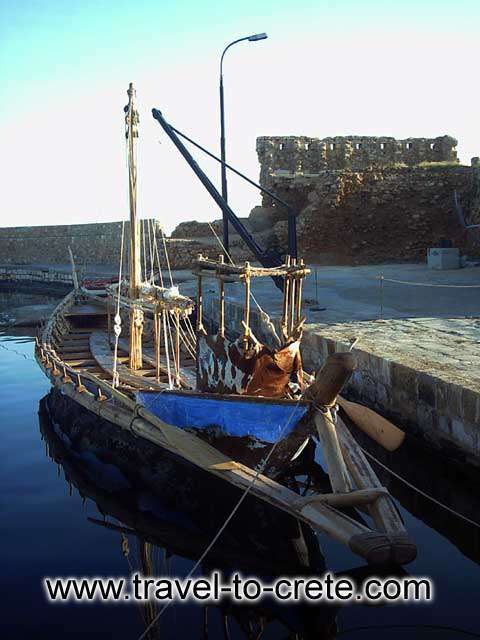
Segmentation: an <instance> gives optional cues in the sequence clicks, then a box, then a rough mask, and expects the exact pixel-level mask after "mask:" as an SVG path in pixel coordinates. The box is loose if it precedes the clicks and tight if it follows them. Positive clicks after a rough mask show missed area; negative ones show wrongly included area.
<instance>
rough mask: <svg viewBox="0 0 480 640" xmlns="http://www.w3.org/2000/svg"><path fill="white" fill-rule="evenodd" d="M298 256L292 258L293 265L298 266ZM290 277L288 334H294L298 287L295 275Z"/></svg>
mask: <svg viewBox="0 0 480 640" xmlns="http://www.w3.org/2000/svg"><path fill="white" fill-rule="evenodd" d="M296 262H297V260H296V258H292V259H291V263H290V264H291V265H292V266H293V267H295V266H296ZM289 278H290V300H289V304H288V335H290V336H291V335H292V333H293V323H294V320H295V288H296V279H295V277H294V276H289Z"/></svg>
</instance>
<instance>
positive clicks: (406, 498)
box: [355, 430, 480, 563]
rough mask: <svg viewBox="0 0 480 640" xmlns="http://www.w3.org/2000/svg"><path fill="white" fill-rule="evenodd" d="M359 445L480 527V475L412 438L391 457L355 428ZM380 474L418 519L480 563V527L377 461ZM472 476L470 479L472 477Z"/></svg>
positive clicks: (390, 454) (383, 480) (391, 454)
mask: <svg viewBox="0 0 480 640" xmlns="http://www.w3.org/2000/svg"><path fill="white" fill-rule="evenodd" d="M355 438H356V439H357V440H358V442H359V444H361V446H363V447H364V448H365V449H367V450H368V451H369V452H370V453H372V454H373V455H374V456H375V457H376V458H377V460H379V461H380V462H381V463H382V464H384V465H386V466H387V467H388V468H389V469H391V470H392V471H393V472H395V473H396V474H398V475H399V476H401V477H402V478H404V479H405V480H407V481H408V482H409V483H410V484H412V485H413V486H415V487H417V488H418V489H420V490H421V491H422V492H424V493H425V494H427V495H429V496H431V497H432V498H434V499H435V500H438V501H439V502H441V503H442V504H444V505H446V506H448V507H449V508H450V509H452V510H453V511H455V512H457V513H459V514H460V515H462V516H465V517H466V518H468V519H470V520H473V522H478V523H479V524H480V495H479V493H478V486H479V483H480V477H479V475H478V474H475V475H476V477H475V476H472V474H474V473H475V472H474V470H472V469H468V470H467V469H465V470H464V469H462V467H461V466H460V465H459V463H458V462H456V461H452V460H449V459H448V458H446V457H442V454H441V452H437V453H436V455H435V456H432V452H431V450H430V449H427V448H426V447H425V446H422V444H421V443H418V442H417V441H416V440H415V439H413V438H407V439H406V440H405V442H404V444H403V445H402V446H401V448H400V449H398V450H397V451H395V452H394V453H388V452H386V451H385V450H384V449H382V448H381V447H380V446H378V445H376V444H375V443H374V442H372V440H370V439H369V438H366V437H365V436H362V434H361V433H360V432H359V431H358V430H355ZM372 464H373V466H374V467H375V471H376V473H377V475H378V477H379V478H380V480H381V481H382V483H383V484H384V485H385V486H386V487H387V488H388V490H389V492H390V493H391V495H392V496H394V497H395V498H396V499H397V500H398V501H399V502H400V504H401V505H402V506H403V507H405V509H407V510H408V511H409V512H410V513H411V514H412V515H414V516H415V517H416V518H418V519H419V520H421V521H422V522H424V523H425V524H426V525H428V526H429V527H431V528H433V529H435V530H436V531H438V533H440V534H441V535H443V536H445V537H446V538H447V539H448V540H450V541H451V542H452V543H453V544H454V545H455V546H456V547H457V548H458V549H459V550H460V551H461V552H462V553H463V554H464V555H465V556H467V557H468V558H471V559H472V560H474V561H475V562H477V563H480V528H479V527H476V526H474V525H473V524H471V523H469V522H466V521H465V520H463V519H462V518H460V517H458V516H456V515H455V514H453V513H451V512H449V511H447V510H446V509H443V508H442V507H441V506H439V505H438V504H435V502H433V501H432V500H429V499H428V498H426V497H424V496H422V495H421V494H420V493H419V492H418V491H415V490H414V489H412V488H411V487H408V486H407V485H406V484H405V483H404V482H402V481H401V480H399V479H397V478H395V476H393V475H392V474H391V473H389V472H388V471H385V470H384V469H382V468H381V467H380V466H379V465H376V464H375V463H372ZM467 473H468V475H467Z"/></svg>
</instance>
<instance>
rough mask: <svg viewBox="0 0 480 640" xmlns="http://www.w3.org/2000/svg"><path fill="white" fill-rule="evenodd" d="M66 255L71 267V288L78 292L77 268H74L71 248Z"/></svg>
mask: <svg viewBox="0 0 480 640" xmlns="http://www.w3.org/2000/svg"><path fill="white" fill-rule="evenodd" d="M68 254H69V256H70V263H71V265H72V278H73V286H74V288H75V289H76V290H78V289H79V288H80V287H79V284H78V275H77V268H76V266H75V259H74V257H73V251H72V247H70V246H69V247H68Z"/></svg>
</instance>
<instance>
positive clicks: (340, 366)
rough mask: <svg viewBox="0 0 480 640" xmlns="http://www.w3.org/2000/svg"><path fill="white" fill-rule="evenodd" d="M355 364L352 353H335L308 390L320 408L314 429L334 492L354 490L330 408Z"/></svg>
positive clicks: (310, 397)
mask: <svg viewBox="0 0 480 640" xmlns="http://www.w3.org/2000/svg"><path fill="white" fill-rule="evenodd" d="M355 366H356V362H355V358H354V356H353V354H352V353H350V352H349V351H347V352H346V353H332V354H331V355H330V356H328V358H327V360H326V361H325V364H324V365H323V367H322V368H321V370H320V371H319V372H318V374H317V376H316V379H315V382H313V384H312V385H311V387H310V388H309V389H308V393H307V395H308V398H309V399H310V400H312V401H313V402H314V404H315V405H316V406H317V407H318V409H317V411H316V413H315V417H314V420H315V426H316V428H317V433H318V437H319V439H320V442H321V445H322V451H323V453H324V456H325V461H326V463H327V467H328V473H329V476H330V482H331V484H332V489H333V491H334V492H343V493H345V492H348V491H351V490H352V482H351V479H350V474H349V473H348V470H347V467H346V464H345V461H344V459H343V455H342V451H341V449H340V444H339V442H338V438H337V433H336V429H335V423H334V421H333V418H332V414H331V412H330V408H331V407H332V406H334V405H335V403H336V400H337V396H338V394H339V393H340V391H341V390H342V387H343V386H344V385H345V383H346V382H347V381H348V380H349V379H350V376H351V375H352V373H353V371H354V370H355Z"/></svg>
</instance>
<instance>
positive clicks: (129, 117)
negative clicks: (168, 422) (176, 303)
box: [125, 83, 143, 369]
mask: <svg viewBox="0 0 480 640" xmlns="http://www.w3.org/2000/svg"><path fill="white" fill-rule="evenodd" d="M127 93H128V105H127V111H126V116H125V136H126V138H127V149H128V192H129V204H130V289H129V296H130V299H131V300H135V299H137V298H138V297H139V294H140V285H141V281H142V268H141V263H140V257H141V250H142V248H141V241H140V225H139V223H138V219H137V158H136V140H137V138H138V120H139V119H138V111H137V109H136V105H135V98H136V91H135V89H134V87H133V83H130V85H129V87H128V91H127ZM142 332H143V311H142V310H141V309H138V308H135V307H132V308H131V310H130V363H129V364H130V368H131V369H141V367H142Z"/></svg>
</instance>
